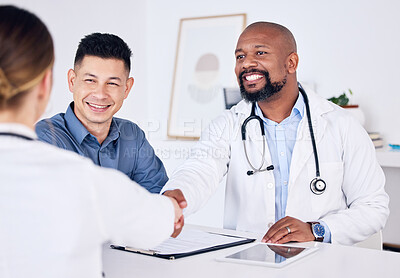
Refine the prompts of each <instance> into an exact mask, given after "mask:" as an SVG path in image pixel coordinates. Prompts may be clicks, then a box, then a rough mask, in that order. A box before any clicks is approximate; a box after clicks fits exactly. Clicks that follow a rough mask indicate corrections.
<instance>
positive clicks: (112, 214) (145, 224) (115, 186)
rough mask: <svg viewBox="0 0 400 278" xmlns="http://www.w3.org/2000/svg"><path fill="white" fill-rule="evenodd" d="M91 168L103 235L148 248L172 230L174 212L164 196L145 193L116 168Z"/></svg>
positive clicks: (167, 235) (164, 237)
mask: <svg viewBox="0 0 400 278" xmlns="http://www.w3.org/2000/svg"><path fill="white" fill-rule="evenodd" d="M94 172H95V173H94V175H93V180H94V184H93V196H94V206H95V210H96V211H98V215H99V222H100V227H103V229H104V233H105V236H106V238H108V239H110V240H111V241H112V242H113V243H115V244H120V245H128V246H134V247H137V248H151V247H154V246H156V245H158V244H159V243H161V242H162V241H163V240H165V239H167V238H168V237H169V236H170V235H171V234H172V232H173V230H174V218H175V212H174V207H173V204H172V202H171V201H170V200H169V199H168V198H167V197H165V196H161V195H158V194H151V193H149V192H148V191H147V190H145V189H144V188H143V187H141V186H140V185H138V184H137V183H135V182H133V181H132V180H130V179H129V178H128V177H127V176H126V175H124V174H123V173H121V172H119V171H116V170H113V169H106V168H100V167H96V169H95V171H94Z"/></svg>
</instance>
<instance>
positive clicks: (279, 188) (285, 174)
mask: <svg viewBox="0 0 400 278" xmlns="http://www.w3.org/2000/svg"><path fill="white" fill-rule="evenodd" d="M304 111H305V103H304V98H303V96H302V95H301V94H300V93H299V97H298V98H297V101H296V103H295V105H294V106H293V109H292V112H291V113H290V115H289V117H287V118H286V119H284V120H283V121H282V122H280V123H276V122H274V121H271V120H270V119H268V118H265V117H264V116H263V113H262V111H261V109H260V107H259V106H258V104H257V105H256V114H257V115H258V116H260V117H261V119H262V120H263V122H264V127H265V137H266V139H267V143H268V148H269V151H270V154H271V160H272V164H273V165H274V170H273V173H274V178H275V220H276V221H278V220H280V219H282V218H284V217H285V215H286V205H287V198H288V185H289V176H290V164H291V160H292V153H293V148H294V145H295V143H296V137H297V129H298V127H299V123H300V121H301V120H302V119H303V116H304ZM320 222H321V224H322V225H323V226H324V227H325V236H324V242H330V240H331V236H330V230H329V228H328V226H327V225H326V224H325V223H324V222H322V221H320Z"/></svg>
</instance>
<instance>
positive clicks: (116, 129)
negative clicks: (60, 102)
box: [36, 102, 168, 193]
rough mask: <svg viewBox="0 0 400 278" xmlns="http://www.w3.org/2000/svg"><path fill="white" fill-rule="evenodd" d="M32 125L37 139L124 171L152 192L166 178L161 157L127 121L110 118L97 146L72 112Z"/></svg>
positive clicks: (161, 185) (159, 189) (99, 163)
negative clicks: (107, 129) (108, 127)
mask: <svg viewBox="0 0 400 278" xmlns="http://www.w3.org/2000/svg"><path fill="white" fill-rule="evenodd" d="M73 105H74V103H73V102H72V103H71V104H70V105H69V106H68V109H67V112H66V113H65V114H64V113H60V114H57V115H55V116H53V117H52V118H49V119H44V120H42V121H40V122H38V123H37V124H36V133H37V135H38V137H39V140H41V141H44V142H47V143H50V144H52V145H55V146H58V147H60V148H62V149H66V150H70V151H73V152H76V153H78V154H80V155H82V156H85V157H88V158H90V159H91V160H92V161H93V162H94V163H95V164H97V165H100V166H103V167H107V168H113V169H117V170H119V171H121V172H123V173H125V174H126V175H127V176H128V177H129V178H130V179H131V180H133V181H135V182H137V183H138V184H140V185H141V186H143V187H144V188H146V189H147V190H148V191H150V192H152V193H159V192H160V191H161V189H162V188H163V186H164V185H165V183H166V182H167V181H168V177H167V173H166V171H165V168H164V165H163V163H162V162H161V160H160V159H159V158H158V157H157V156H156V155H155V153H154V150H153V148H152V147H151V146H150V144H149V142H148V141H147V139H146V137H145V134H144V132H143V130H141V129H140V128H139V127H138V126H137V125H136V124H134V123H132V122H131V121H128V120H124V119H119V118H113V119H112V122H111V125H110V131H109V133H108V136H107V138H106V139H105V140H104V142H103V143H102V144H101V145H100V144H99V142H98V141H97V138H96V137H95V136H93V135H92V134H90V132H89V131H88V130H87V129H86V128H85V127H84V126H83V125H82V123H81V122H80V121H79V120H78V118H77V117H76V116H75V114H74V112H73Z"/></svg>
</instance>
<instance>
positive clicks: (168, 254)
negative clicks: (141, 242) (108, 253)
mask: <svg viewBox="0 0 400 278" xmlns="http://www.w3.org/2000/svg"><path fill="white" fill-rule="evenodd" d="M254 240H255V239H248V238H243V237H236V236H230V235H224V234H217V233H211V232H205V231H201V230H193V229H189V230H185V229H184V230H183V231H182V232H181V234H180V235H179V236H178V237H177V238H169V239H167V240H166V241H164V242H163V243H161V244H160V245H158V246H156V247H154V248H152V249H150V250H141V249H136V248H133V247H128V246H125V247H122V246H115V245H112V246H111V247H112V248H115V249H120V250H124V251H130V252H136V253H141V254H145V255H153V256H157V257H164V258H169V259H175V258H180V257H185V256H190V255H195V254H199V253H204V252H208V251H213V250H218V249H222V248H227V247H231V246H236V245H240V244H244V243H248V242H253V241H254Z"/></svg>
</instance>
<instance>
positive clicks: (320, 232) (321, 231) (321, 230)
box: [314, 224, 325, 237]
mask: <svg viewBox="0 0 400 278" xmlns="http://www.w3.org/2000/svg"><path fill="white" fill-rule="evenodd" d="M314 233H315V235H317V236H318V237H323V236H324V235H325V228H324V226H322V225H321V224H315V225H314Z"/></svg>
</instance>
